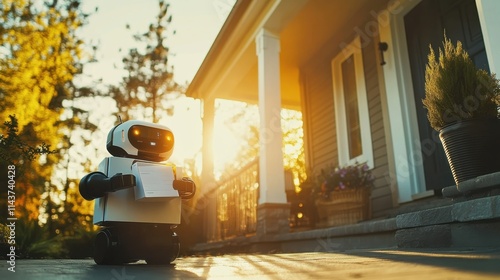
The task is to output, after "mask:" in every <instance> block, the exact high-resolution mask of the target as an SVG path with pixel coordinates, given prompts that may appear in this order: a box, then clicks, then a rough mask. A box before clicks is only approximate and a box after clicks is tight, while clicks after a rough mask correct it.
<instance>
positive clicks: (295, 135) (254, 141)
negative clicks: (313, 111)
mask: <svg viewBox="0 0 500 280" xmlns="http://www.w3.org/2000/svg"><path fill="white" fill-rule="evenodd" d="M234 108H238V106H234V105H227V103H220V105H219V107H218V108H217V112H216V115H217V113H218V112H220V113H222V114H224V115H227V114H232V116H231V117H229V118H228V119H227V120H226V121H225V125H226V126H228V127H229V128H230V129H231V131H232V132H233V133H234V134H235V135H236V136H237V137H238V138H240V139H241V143H243V144H242V148H241V149H240V151H239V153H238V155H237V156H236V157H235V158H237V159H238V160H237V161H234V162H231V163H228V164H227V166H226V167H225V169H224V173H225V174H231V173H233V172H235V171H237V170H239V169H240V168H242V167H243V166H245V165H246V164H248V163H249V162H251V161H252V160H253V159H255V158H256V157H258V156H259V124H258V119H259V118H258V108H257V107H256V106H255V105H248V104H246V105H245V106H244V107H242V108H240V109H239V110H238V109H237V110H235V109H234ZM280 116H281V128H282V131H283V165H284V168H285V169H286V170H289V171H291V172H292V173H293V177H294V179H295V181H296V183H297V184H298V183H300V182H302V181H304V180H305V179H306V177H307V176H306V172H305V156H304V145H303V141H302V139H303V130H302V114H301V113H300V112H298V111H295V110H287V109H282V110H281V112H280ZM241 124H245V125H241Z"/></svg>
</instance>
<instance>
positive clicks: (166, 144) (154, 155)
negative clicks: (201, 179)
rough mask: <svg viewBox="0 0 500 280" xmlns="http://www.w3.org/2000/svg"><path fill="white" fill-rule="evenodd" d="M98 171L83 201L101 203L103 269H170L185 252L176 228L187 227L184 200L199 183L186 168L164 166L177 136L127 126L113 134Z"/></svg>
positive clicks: (98, 257) (97, 219)
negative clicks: (126, 265) (142, 265)
mask: <svg viewBox="0 0 500 280" xmlns="http://www.w3.org/2000/svg"><path fill="white" fill-rule="evenodd" d="M106 142H107V143H106V148H107V150H108V152H109V153H110V154H111V155H112V156H111V157H106V158H104V159H103V160H102V161H101V163H100V164H99V166H98V171H97V172H92V173H89V174H87V175H85V176H84V177H83V178H82V179H81V180H80V184H79V191H80V194H81V196H82V197H83V198H84V199H86V200H89V201H91V200H95V206H94V217H93V223H94V224H95V225H98V226H99V227H100V230H99V231H98V233H97V235H96V237H95V242H94V261H95V262H96V263H97V264H98V265H109V264H124V263H131V262H136V261H138V260H145V261H146V262H147V264H170V263H171V262H173V261H174V260H175V259H176V258H177V256H178V255H179V251H180V243H179V238H178V236H177V234H176V233H175V232H174V229H175V228H176V226H177V225H179V224H180V222H181V202H182V199H189V198H192V197H193V196H194V194H195V191H196V186H195V184H194V182H193V181H192V180H191V179H189V178H186V177H182V169H181V168H179V167H177V168H176V167H175V166H172V165H168V164H166V163H164V162H165V161H166V160H168V158H169V157H170V156H171V154H172V152H173V148H174V135H173V133H172V131H171V130H170V129H169V128H167V127H165V126H162V125H159V124H153V123H148V122H143V121H126V122H122V123H120V124H118V125H116V126H115V127H113V128H112V129H111V131H110V132H109V133H108V137H107V141H106Z"/></svg>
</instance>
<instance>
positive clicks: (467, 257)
mask: <svg viewBox="0 0 500 280" xmlns="http://www.w3.org/2000/svg"><path fill="white" fill-rule="evenodd" d="M1 263H2V264H1V266H0V279H53V280H55V279H112V280H122V279H123V280H125V279H126V280H133V279H136V280H140V279H148V280H149V279H287V280H291V279H384V280H387V279H418V280H422V279H425V280H432V279H440V280H441V279H467V280H468V279H500V249H495V250H493V249H492V250H480V251H475V250H454V251H449V250H397V249H383V250H353V251H345V252H311V253H290V254H250V255H244V254H237V255H222V256H199V257H197V256H194V257H185V258H179V259H177V260H176V261H175V264H174V265H171V266H149V265H146V264H145V263H144V262H138V263H135V264H130V265H124V266H98V265H95V264H94V262H93V261H92V260H16V266H15V271H16V272H10V271H9V270H8V267H9V265H8V264H7V263H6V261H5V260H4V261H2V262H1Z"/></svg>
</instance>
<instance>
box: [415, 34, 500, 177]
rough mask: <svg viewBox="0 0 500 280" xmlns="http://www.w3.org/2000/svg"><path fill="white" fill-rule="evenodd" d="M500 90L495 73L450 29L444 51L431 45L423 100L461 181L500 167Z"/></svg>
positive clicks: (454, 175) (456, 175)
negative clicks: (474, 58)
mask: <svg viewBox="0 0 500 280" xmlns="http://www.w3.org/2000/svg"><path fill="white" fill-rule="evenodd" d="M499 93H500V86H499V81H498V80H497V79H496V77H495V75H494V74H489V73H488V72H486V71H485V70H482V69H478V68H477V67H476V65H475V64H474V62H473V61H472V60H471V58H470V57H469V55H468V53H467V52H466V51H465V50H464V49H463V47H462V44H461V42H460V41H458V42H457V44H456V46H455V45H454V44H453V43H452V42H451V40H450V39H448V38H447V37H446V35H445V37H444V41H443V48H442V49H441V48H440V49H439V57H437V56H436V54H435V52H434V50H433V49H432V46H430V53H429V56H428V63H427V66H426V70H425V98H424V99H423V105H424V107H425V108H426V109H427V117H428V119H429V122H430V125H431V127H432V128H434V129H435V130H436V131H438V132H439V137H440V139H441V142H442V144H443V147H444V150H445V153H446V157H447V159H448V163H449V165H450V167H451V171H452V173H453V178H454V180H455V183H456V184H457V185H458V184H459V183H461V182H463V181H465V180H468V179H472V178H475V177H477V176H480V175H484V174H488V173H492V172H495V171H499V170H500V161H499V160H498V159H499V155H500V153H499V151H500V149H499V148H497V147H498V139H499V135H500V122H499V118H498V109H499V108H498V104H499V102H498V101H499Z"/></svg>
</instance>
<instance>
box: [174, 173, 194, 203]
mask: <svg viewBox="0 0 500 280" xmlns="http://www.w3.org/2000/svg"><path fill="white" fill-rule="evenodd" d="M173 187H174V189H175V190H177V191H179V196H180V197H181V198H183V199H190V198H192V197H193V196H194V194H195V193H196V185H195V184H194V182H193V180H191V179H189V178H187V177H184V178H182V179H181V180H174V183H173Z"/></svg>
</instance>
